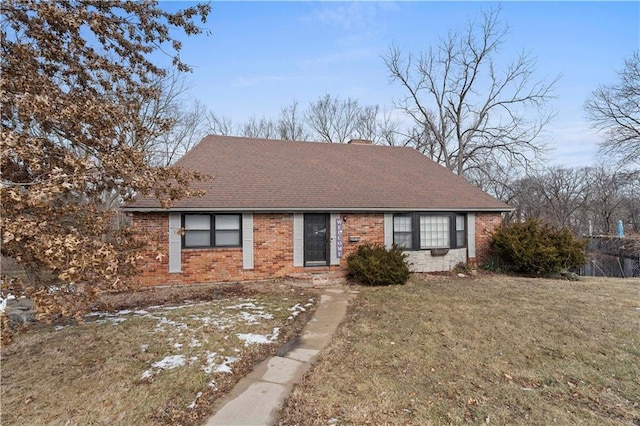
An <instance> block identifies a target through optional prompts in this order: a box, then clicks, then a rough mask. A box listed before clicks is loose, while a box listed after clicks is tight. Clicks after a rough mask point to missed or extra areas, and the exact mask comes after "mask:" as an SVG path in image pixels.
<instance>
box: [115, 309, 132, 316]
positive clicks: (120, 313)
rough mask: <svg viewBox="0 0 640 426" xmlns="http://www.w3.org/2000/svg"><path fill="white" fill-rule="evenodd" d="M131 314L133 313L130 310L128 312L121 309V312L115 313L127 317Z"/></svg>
mask: <svg viewBox="0 0 640 426" xmlns="http://www.w3.org/2000/svg"><path fill="white" fill-rule="evenodd" d="M131 313H133V311H132V310H130V309H123V310H122V311H118V312H116V315H129V314H131Z"/></svg>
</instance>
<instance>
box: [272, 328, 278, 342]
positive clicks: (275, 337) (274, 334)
mask: <svg viewBox="0 0 640 426" xmlns="http://www.w3.org/2000/svg"><path fill="white" fill-rule="evenodd" d="M278 336H280V327H273V330H272V331H271V337H270V340H271V341H272V342H275V341H276V340H278Z"/></svg>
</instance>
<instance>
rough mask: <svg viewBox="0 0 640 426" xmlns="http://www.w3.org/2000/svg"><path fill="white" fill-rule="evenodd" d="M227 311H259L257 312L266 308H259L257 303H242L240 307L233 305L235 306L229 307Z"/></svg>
mask: <svg viewBox="0 0 640 426" xmlns="http://www.w3.org/2000/svg"><path fill="white" fill-rule="evenodd" d="M225 309H257V310H260V311H262V310H264V307H262V306H257V305H256V304H255V303H252V302H250V303H241V304H239V305H233V306H227V307H226V308H225Z"/></svg>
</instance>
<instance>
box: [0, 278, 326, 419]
mask: <svg viewBox="0 0 640 426" xmlns="http://www.w3.org/2000/svg"><path fill="white" fill-rule="evenodd" d="M272 284H273V285H266V286H265V288H264V291H262V292H259V291H255V290H254V288H252V286H251V285H249V284H247V285H236V286H212V287H209V288H206V287H193V288H188V287H183V288H181V289H177V290H176V289H174V290H171V289H168V290H166V291H162V290H156V289H152V290H148V291H146V292H139V293H135V294H126V295H119V296H113V297H110V298H108V301H107V302H105V303H107V305H111V306H113V307H115V306H119V307H123V306H128V307H129V308H130V309H121V310H119V311H111V312H95V313H93V314H91V315H89V316H87V318H86V323H85V324H82V325H64V326H63V325H57V326H42V327H39V328H37V329H34V330H31V331H28V332H26V333H19V334H17V335H16V337H15V340H14V342H13V343H12V344H10V345H5V346H3V347H2V359H1V376H2V382H1V388H2V411H1V416H0V423H1V424H2V425H75V424H77V425H86V424H102V425H107V424H108V425H152V424H162V425H165V424H181V425H184V424H202V423H203V422H204V421H205V420H206V418H207V417H208V416H210V415H211V414H212V410H213V404H215V402H216V400H217V399H218V398H219V397H221V396H222V395H224V394H225V393H227V392H228V391H229V390H230V389H231V388H232V387H233V385H234V384H235V383H236V382H237V381H238V380H239V379H240V378H241V377H243V376H244V375H245V374H246V373H247V372H248V371H250V370H251V369H252V367H253V365H254V364H255V363H256V362H258V361H260V360H262V359H264V358H265V357H267V356H268V355H272V354H273V353H275V351H276V350H277V349H278V348H279V347H280V346H281V345H282V344H283V343H284V342H286V341H287V340H288V339H290V338H292V336H293V335H295V334H296V333H298V332H299V331H300V330H301V329H302V327H303V326H304V325H305V323H306V322H307V320H308V318H309V315H310V314H311V313H312V312H313V310H314V309H315V300H317V294H316V293H314V292H310V291H306V290H301V289H290V288H286V287H284V286H281V285H279V284H278V283H272ZM185 299H191V300H185ZM166 302H169V303H166ZM158 303H160V304H158ZM154 305H155V306H154Z"/></svg>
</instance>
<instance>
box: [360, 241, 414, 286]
mask: <svg viewBox="0 0 640 426" xmlns="http://www.w3.org/2000/svg"><path fill="white" fill-rule="evenodd" d="M406 257H407V255H406V254H404V253H403V252H402V249H401V248H400V247H398V246H396V245H395V244H394V245H393V247H392V248H391V249H389V250H387V249H386V248H385V247H384V246H382V245H371V244H363V245H361V246H359V247H358V250H357V251H356V252H355V253H352V254H350V255H349V256H347V265H348V267H349V273H350V274H351V276H352V277H353V278H355V279H356V280H357V281H359V282H360V283H362V284H367V285H396V284H404V283H406V282H407V280H408V279H409V275H410V274H411V272H410V271H409V265H408V264H407V262H406V261H405V258H406Z"/></svg>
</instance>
